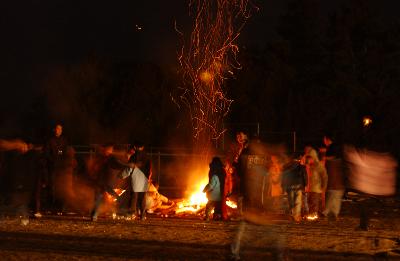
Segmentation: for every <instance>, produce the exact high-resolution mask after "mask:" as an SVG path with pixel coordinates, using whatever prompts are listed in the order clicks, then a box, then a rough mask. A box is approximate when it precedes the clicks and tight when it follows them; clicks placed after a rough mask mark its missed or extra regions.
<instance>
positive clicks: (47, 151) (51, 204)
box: [43, 123, 68, 214]
mask: <svg viewBox="0 0 400 261" xmlns="http://www.w3.org/2000/svg"><path fill="white" fill-rule="evenodd" d="M67 148H68V142H67V139H66V138H65V136H64V135H63V126H62V125H61V124H60V123H58V124H56V125H55V126H54V129H53V135H52V136H51V137H50V138H49V139H48V140H47V141H46V143H45V145H44V152H43V153H44V157H45V162H46V163H45V165H46V168H45V170H46V171H47V174H46V185H45V186H46V187H47V192H48V195H47V202H48V205H47V207H48V208H50V210H51V211H54V212H55V213H57V214H62V211H63V203H62V202H61V200H60V199H59V198H58V197H57V182H56V180H57V179H58V178H59V176H60V175H62V174H63V172H64V171H65V167H66V158H67V156H66V153H67Z"/></svg>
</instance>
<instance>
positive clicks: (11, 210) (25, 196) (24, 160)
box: [0, 139, 39, 225]
mask: <svg viewBox="0 0 400 261" xmlns="http://www.w3.org/2000/svg"><path fill="white" fill-rule="evenodd" d="M0 151H3V152H4V153H5V155H4V163H3V164H4V165H3V166H2V172H3V173H2V174H3V175H5V176H7V177H8V178H9V179H7V183H6V184H5V185H6V186H7V187H8V188H9V189H8V191H6V195H5V201H4V205H3V206H2V210H1V212H3V213H8V214H11V215H16V216H17V217H19V218H20V219H21V224H22V225H27V224H28V223H29V204H30V202H31V199H32V195H33V192H34V188H35V184H36V179H37V175H38V164H37V162H38V156H39V154H38V150H37V149H36V148H35V147H34V146H33V145H32V144H28V143H26V142H25V141H23V140H20V139H15V140H4V139H2V140H0ZM3 181H4V180H3Z"/></svg>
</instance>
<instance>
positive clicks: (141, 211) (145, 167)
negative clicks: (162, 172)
mask: <svg viewBox="0 0 400 261" xmlns="http://www.w3.org/2000/svg"><path fill="white" fill-rule="evenodd" d="M134 151H135V153H134V154H133V155H132V156H131V158H130V159H129V162H130V163H132V164H133V165H134V168H133V169H132V170H131V173H130V177H131V184H132V197H131V204H130V207H131V215H132V218H133V219H135V218H136V217H138V216H139V215H140V219H141V220H145V219H146V211H145V205H146V201H145V194H146V192H147V191H148V189H149V183H150V182H151V174H152V169H151V161H150V159H149V158H148V156H147V153H146V151H145V146H144V144H143V143H141V142H136V143H135V150H134Z"/></svg>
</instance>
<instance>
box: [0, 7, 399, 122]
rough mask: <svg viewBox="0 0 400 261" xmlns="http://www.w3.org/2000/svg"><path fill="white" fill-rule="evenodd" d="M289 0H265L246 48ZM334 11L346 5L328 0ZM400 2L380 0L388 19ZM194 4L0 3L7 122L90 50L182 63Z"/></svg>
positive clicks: (268, 30) (0, 68)
mask: <svg viewBox="0 0 400 261" xmlns="http://www.w3.org/2000/svg"><path fill="white" fill-rule="evenodd" d="M288 2H289V1H288V0H271V1H267V0H264V1H258V2H256V4H257V5H258V6H259V8H260V9H259V12H258V13H255V14H254V15H253V17H252V18H251V19H250V21H249V23H248V24H247V26H246V27H245V30H244V31H243V33H242V35H241V38H240V45H241V47H244V46H262V45H263V44H265V42H266V40H268V39H269V38H272V37H274V35H275V34H276V31H275V26H276V24H277V21H278V19H279V17H280V16H281V15H282V14H283V13H284V12H285V11H286V7H287V3H288ZM323 2H324V4H323V8H324V13H325V14H326V15H327V16H329V14H330V13H332V12H333V11H334V10H335V9H336V8H338V7H339V6H340V5H341V3H342V2H345V0H340V1H323ZM399 3H400V2H399V1H397V0H384V1H375V3H374V5H376V8H375V9H376V11H377V12H378V13H380V14H381V15H380V17H381V19H386V18H393V17H396V16H397V14H398V10H399V6H400V4H399ZM187 9H188V3H187V1H166V0H154V1H126V0H125V1H93V0H85V1H70V0H68V1H67V0H56V1H51V0H40V1H6V2H4V3H2V4H1V8H0V14H1V15H0V19H1V20H0V31H1V41H0V56H1V60H0V86H1V90H2V94H1V99H0V102H1V109H2V113H1V114H0V116H1V117H2V120H1V121H0V124H2V125H3V127H4V125H7V124H10V123H9V120H7V119H9V118H12V117H13V116H14V115H18V114H20V113H22V112H23V111H24V110H25V108H26V107H29V106H30V105H31V101H32V100H31V99H32V97H33V96H34V95H35V93H36V92H37V89H38V88H39V86H40V85H41V82H42V79H43V77H44V75H45V72H46V71H47V70H48V68H51V67H56V66H58V65H60V64H74V63H79V62H80V61H81V60H83V59H85V57H88V56H90V55H96V56H101V57H106V58H107V59H110V60H115V61H124V60H127V61H144V62H153V63H156V64H158V65H160V66H161V67H163V68H170V69H171V68H176V67H177V59H176V52H177V50H178V48H179V47H180V43H179V37H178V35H177V33H176V32H175V30H174V23H175V21H176V23H177V26H178V27H179V28H180V29H182V30H183V31H186V32H188V30H189V29H190V18H189V17H188V11H187Z"/></svg>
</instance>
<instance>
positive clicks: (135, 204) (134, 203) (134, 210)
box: [131, 192, 139, 216]
mask: <svg viewBox="0 0 400 261" xmlns="http://www.w3.org/2000/svg"><path fill="white" fill-rule="evenodd" d="M138 197H139V192H133V193H132V201H131V212H132V215H134V216H137V215H138V200H139V198H138Z"/></svg>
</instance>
